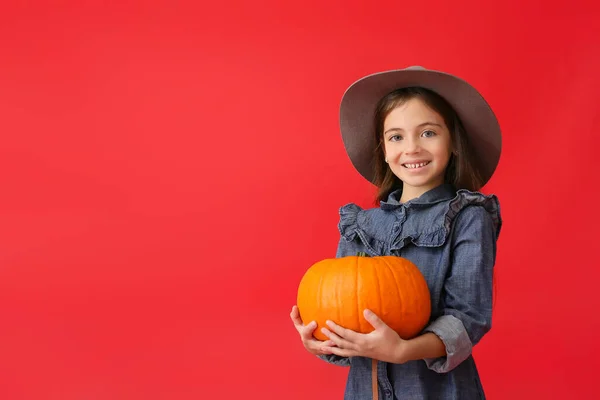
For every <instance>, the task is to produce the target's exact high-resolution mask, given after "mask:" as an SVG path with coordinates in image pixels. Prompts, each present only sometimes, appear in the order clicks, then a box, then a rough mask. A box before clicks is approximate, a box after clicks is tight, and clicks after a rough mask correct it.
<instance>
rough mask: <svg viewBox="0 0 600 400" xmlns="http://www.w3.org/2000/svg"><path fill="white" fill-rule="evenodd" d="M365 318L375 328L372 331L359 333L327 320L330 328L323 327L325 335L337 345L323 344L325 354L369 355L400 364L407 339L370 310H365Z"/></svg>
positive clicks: (343, 355)
mask: <svg viewBox="0 0 600 400" xmlns="http://www.w3.org/2000/svg"><path fill="white" fill-rule="evenodd" d="M364 316H365V319H366V320H367V321H368V322H369V323H370V324H371V325H372V326H373V328H375V330H374V331H373V332H371V333H367V334H364V333H358V332H355V331H352V330H350V329H346V328H344V327H341V326H339V325H337V324H335V323H334V322H333V321H327V322H326V323H327V325H328V326H329V329H327V328H322V329H321V331H322V332H323V334H325V336H327V337H328V338H329V339H330V340H332V341H333V342H334V343H335V344H336V346H334V347H331V346H323V347H322V348H321V350H322V351H323V353H325V354H336V355H338V356H342V357H368V358H373V359H376V360H379V361H386V362H391V363H396V364H400V363H403V362H405V360H403V353H404V348H405V346H406V340H404V339H402V338H401V337H400V336H399V335H398V333H396V331H394V330H393V329H392V328H390V327H389V326H388V325H386V324H385V323H384V322H383V321H382V320H381V319H380V318H379V317H378V316H377V315H375V314H374V313H373V312H372V311H370V310H365V311H364Z"/></svg>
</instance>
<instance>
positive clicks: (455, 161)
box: [374, 87, 481, 203]
mask: <svg viewBox="0 0 600 400" xmlns="http://www.w3.org/2000/svg"><path fill="white" fill-rule="evenodd" d="M414 98H418V99H420V100H422V101H423V102H424V103H425V104H427V106H429V107H430V108H431V109H432V110H434V111H435V112H437V113H438V114H440V116H441V117H442V118H443V119H444V123H445V124H446V127H447V128H448V130H449V131H450V138H451V142H452V148H453V152H452V155H451V156H450V160H449V161H448V165H447V167H446V174H445V177H444V181H445V183H449V184H452V185H453V186H454V188H455V189H468V190H472V191H475V190H479V188H480V187H481V178H480V176H479V174H478V172H477V168H476V164H475V160H474V159H473V150H472V149H471V146H470V145H469V141H468V138H467V135H466V134H465V130H464V128H463V126H462V123H461V121H460V118H459V117H458V115H457V114H456V112H455V111H454V109H453V108H452V106H450V104H448V102H447V101H446V100H445V99H444V98H443V97H441V96H440V95H438V94H437V93H435V92H433V91H431V90H428V89H425V88H421V87H408V88H401V89H397V90H395V91H393V92H391V93H389V94H388V95H386V96H385V97H383V98H382V99H381V100H380V101H379V104H378V105H377V109H376V111H375V121H374V123H375V135H376V140H377V143H378V145H377V147H376V148H375V155H374V157H375V160H374V161H375V180H374V184H375V185H376V186H377V188H378V191H377V196H376V203H379V202H380V201H381V200H387V198H388V196H389V194H390V193H391V192H393V191H394V190H397V189H400V188H402V181H401V180H400V179H398V177H397V176H396V175H394V173H393V172H392V170H391V169H390V168H389V167H388V165H387V163H386V162H385V152H384V149H385V147H384V137H383V125H384V122H385V119H386V117H387V116H388V115H389V113H390V112H391V111H392V110H393V109H395V108H396V107H398V106H400V105H402V104H404V103H405V102H407V101H409V100H411V99H414Z"/></svg>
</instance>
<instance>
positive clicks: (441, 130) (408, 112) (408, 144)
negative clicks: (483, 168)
mask: <svg viewBox="0 0 600 400" xmlns="http://www.w3.org/2000/svg"><path fill="white" fill-rule="evenodd" d="M383 140H384V144H385V146H384V148H385V155H386V160H387V162H388V164H389V166H390V168H391V170H392V172H393V173H394V175H396V176H397V177H398V179H400V180H401V181H402V182H403V189H402V199H401V201H402V202H406V201H408V200H410V199H412V198H416V197H419V196H420V195H422V194H423V193H425V192H427V191H428V190H430V189H433V188H434V187H436V186H438V185H440V184H442V183H443V182H444V173H445V170H446V166H447V165H448V161H449V160H450V155H451V153H452V146H451V143H452V141H451V137H450V132H449V131H448V128H447V127H446V124H445V123H444V119H443V118H442V117H441V116H440V115H439V114H438V113H436V112H435V111H433V110H432V109H431V108H429V107H428V106H427V105H426V104H425V103H424V102H423V101H422V100H420V99H418V98H413V99H410V100H408V101H406V102H405V103H404V104H402V105H400V106H398V107H396V108H395V109H393V110H392V111H391V112H390V113H389V115H388V116H387V118H386V119H385V121H384V125H383Z"/></svg>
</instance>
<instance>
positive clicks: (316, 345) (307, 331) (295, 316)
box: [290, 306, 335, 356]
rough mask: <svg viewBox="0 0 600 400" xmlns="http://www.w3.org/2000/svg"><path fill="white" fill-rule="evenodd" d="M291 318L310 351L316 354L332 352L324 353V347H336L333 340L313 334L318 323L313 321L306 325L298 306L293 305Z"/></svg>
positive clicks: (303, 342)
mask: <svg viewBox="0 0 600 400" xmlns="http://www.w3.org/2000/svg"><path fill="white" fill-rule="evenodd" d="M290 318H291V319H292V321H293V322H294V326H295V327H296V330H297V331H298V333H299V334H300V339H302V344H303V345H304V347H305V348H306V350H308V352H309V353H311V354H314V355H317V356H318V355H323V354H330V353H324V352H323V351H322V348H323V347H324V346H325V347H326V348H335V343H334V342H332V341H331V340H326V341H321V340H317V339H315V337H314V336H313V332H314V331H315V329H316V328H317V323H316V322H315V321H312V322H311V323H310V324H308V325H306V326H304V324H303V322H302V318H300V312H299V311H298V307H296V306H294V307H292V312H291V313H290Z"/></svg>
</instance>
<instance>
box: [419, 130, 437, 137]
mask: <svg viewBox="0 0 600 400" xmlns="http://www.w3.org/2000/svg"><path fill="white" fill-rule="evenodd" d="M422 136H423V137H432V136H435V132H434V131H425V132H423V133H422Z"/></svg>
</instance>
